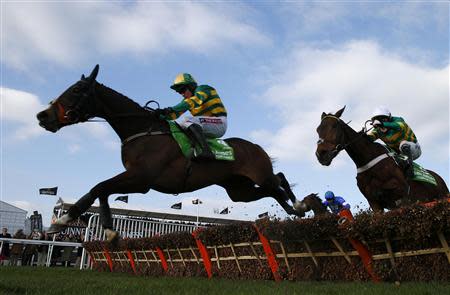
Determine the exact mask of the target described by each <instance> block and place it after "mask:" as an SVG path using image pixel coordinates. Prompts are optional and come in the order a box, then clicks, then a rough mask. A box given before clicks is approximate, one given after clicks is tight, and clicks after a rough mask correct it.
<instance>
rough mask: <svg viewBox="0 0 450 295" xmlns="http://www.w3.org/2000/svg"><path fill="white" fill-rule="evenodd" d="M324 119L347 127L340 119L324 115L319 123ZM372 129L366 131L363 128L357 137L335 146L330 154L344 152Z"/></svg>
mask: <svg viewBox="0 0 450 295" xmlns="http://www.w3.org/2000/svg"><path fill="white" fill-rule="evenodd" d="M325 118H333V119H335V120H337V121H338V122H339V123H341V124H342V123H343V124H345V125H347V126H348V124H347V123H345V122H344V121H342V120H341V119H340V118H338V117H336V116H332V115H326V116H325V117H323V118H322V120H321V121H323V120H324V119H325ZM366 123H367V122H366ZM372 128H373V127H372ZM372 128H369V129H367V130H366V129H365V127H364V128H363V129H362V130H361V131H360V132H358V136H356V137H355V138H353V139H352V140H351V141H350V142H348V143H346V144H337V145H336V147H335V148H334V150H332V151H331V152H332V153H335V154H336V155H337V154H339V153H340V152H341V151H342V150H345V149H346V148H347V147H348V146H350V145H352V144H353V143H355V142H356V141H358V140H359V139H360V138H361V137H362V136H363V135H364V134H365V133H366V132H367V131H370V130H372ZM363 131H364V132H363Z"/></svg>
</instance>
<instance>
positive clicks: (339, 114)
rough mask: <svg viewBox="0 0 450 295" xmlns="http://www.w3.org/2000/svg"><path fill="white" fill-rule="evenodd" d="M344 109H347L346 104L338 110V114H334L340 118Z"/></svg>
mask: <svg viewBox="0 0 450 295" xmlns="http://www.w3.org/2000/svg"><path fill="white" fill-rule="evenodd" d="M344 110H345V106H344V107H343V108H342V109H340V110H339V111H337V112H336V114H334V115H335V116H336V117H338V118H340V117H341V115H342V113H343V112H344Z"/></svg>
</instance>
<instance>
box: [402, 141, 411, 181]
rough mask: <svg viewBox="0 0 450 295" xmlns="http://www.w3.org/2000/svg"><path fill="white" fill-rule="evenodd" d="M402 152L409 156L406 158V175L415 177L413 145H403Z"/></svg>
mask: <svg viewBox="0 0 450 295" xmlns="http://www.w3.org/2000/svg"><path fill="white" fill-rule="evenodd" d="M401 151H402V153H403V154H404V155H405V156H407V157H408V158H407V159H406V169H405V175H406V177H407V178H413V177H414V167H413V157H412V152H411V147H410V146H408V145H404V146H402V150H401Z"/></svg>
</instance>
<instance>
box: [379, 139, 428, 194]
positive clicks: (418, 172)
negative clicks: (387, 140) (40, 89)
mask: <svg viewBox="0 0 450 295" xmlns="http://www.w3.org/2000/svg"><path fill="white" fill-rule="evenodd" d="M385 148H386V149H388V150H389V155H391V156H392V157H393V158H394V160H395V162H396V163H397V165H398V166H399V167H400V168H402V170H403V171H404V170H405V167H404V165H402V163H405V162H406V161H407V159H408V157H407V156H405V155H401V154H398V153H397V152H395V151H394V150H393V149H391V148H388V147H387V146H385ZM413 171H414V176H413V177H412V178H410V179H411V180H412V181H420V182H426V183H429V184H432V185H435V186H437V182H436V179H435V178H434V176H433V175H432V174H431V173H430V172H428V171H427V170H426V169H425V168H423V167H422V166H420V165H419V164H417V163H415V162H413Z"/></svg>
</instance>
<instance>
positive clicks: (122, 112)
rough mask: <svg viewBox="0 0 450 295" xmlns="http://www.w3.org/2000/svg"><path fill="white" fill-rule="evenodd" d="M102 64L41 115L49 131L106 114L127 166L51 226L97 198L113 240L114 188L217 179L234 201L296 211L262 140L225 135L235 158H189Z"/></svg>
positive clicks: (178, 186)
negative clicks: (108, 78) (113, 84)
mask: <svg viewBox="0 0 450 295" xmlns="http://www.w3.org/2000/svg"><path fill="white" fill-rule="evenodd" d="M98 70H99V67H98V65H97V66H96V67H95V68H94V70H93V71H92V73H91V74H90V76H89V77H87V78H86V77H84V75H83V76H82V77H81V80H79V81H78V82H76V83H75V84H73V85H72V86H70V87H69V88H68V89H67V90H65V91H64V92H63V93H62V94H61V95H60V96H59V97H58V98H57V99H55V100H53V101H51V102H50V105H49V107H48V108H47V109H45V110H44V111H42V112H40V113H38V114H37V118H38V120H39V125H40V126H42V127H43V128H45V129H46V130H48V131H51V132H56V131H58V130H59V129H60V128H62V127H64V126H68V125H72V124H76V123H80V122H85V121H87V120H88V119H90V118H93V117H100V118H104V119H105V120H106V121H107V122H108V123H109V124H110V125H111V127H112V128H113V129H114V131H115V132H116V133H117V135H118V136H119V137H120V139H121V141H122V163H123V166H124V167H125V171H124V172H122V173H120V174H118V175H116V176H114V177H112V178H110V179H108V180H105V181H103V182H101V183H99V184H97V185H95V186H94V187H93V188H92V189H91V190H90V191H89V192H88V193H87V194H86V195H85V196H83V197H82V198H81V199H80V200H78V201H77V202H76V203H75V204H74V206H72V207H71V208H70V209H69V211H68V214H67V215H65V216H63V218H62V219H59V220H58V221H57V224H55V225H54V226H53V229H52V231H53V232H57V231H60V230H62V229H63V228H64V227H65V226H66V224H67V221H68V220H72V219H74V218H77V217H79V216H80V215H81V214H82V213H84V212H85V211H86V210H87V209H88V208H89V207H90V206H91V205H92V204H93V203H94V201H95V199H97V198H98V199H99V201H100V208H101V209H100V215H101V218H102V225H103V227H104V228H105V229H109V231H107V236H108V239H109V240H111V239H112V238H115V237H117V233H115V232H114V231H113V230H112V218H111V211H110V208H109V204H108V196H110V195H111V194H118V193H120V194H123V193H143V194H144V193H147V192H148V191H149V190H150V189H154V190H157V191H159V192H162V193H168V194H178V193H184V192H191V191H195V190H198V189H201V188H204V187H207V186H210V185H213V184H216V185H219V186H221V187H223V188H224V189H225V190H226V191H227V193H228V195H229V197H230V198H231V200H233V201H235V202H251V201H256V200H258V199H261V198H264V197H273V198H275V199H276V200H277V201H278V203H279V204H280V205H281V206H282V207H283V208H284V209H285V210H286V212H287V213H288V214H297V212H296V211H295V209H294V208H293V207H292V205H290V204H289V203H288V201H289V200H290V201H291V202H292V204H294V203H295V202H296V198H295V196H294V194H293V193H292V191H291V189H290V186H289V183H288V182H287V180H286V178H285V177H284V175H283V173H278V174H277V175H275V174H274V173H273V167H272V162H271V160H270V158H269V156H268V155H267V154H266V152H265V151H264V150H263V149H262V148H261V147H260V146H258V145H256V144H253V143H251V142H249V141H246V140H244V139H240V138H228V139H226V140H225V141H226V142H227V143H228V144H229V145H230V146H231V147H233V149H234V152H235V160H234V161H209V162H204V161H203V162H200V161H195V160H190V159H187V158H186V157H184V156H183V154H182V152H181V150H180V148H179V146H178V144H177V143H176V142H175V140H174V139H173V137H172V136H171V135H170V131H169V126H168V123H167V121H165V120H161V119H160V118H159V117H157V116H156V115H155V113H154V111H153V110H152V109H150V108H148V107H146V108H143V107H141V106H139V105H138V104H137V103H135V102H134V101H132V100H131V99H129V98H127V97H126V96H124V95H122V94H120V93H118V92H116V91H114V90H112V89H110V88H108V87H106V86H104V85H102V84H100V83H98V82H97V81H96V77H97V74H98ZM108 233H110V235H108Z"/></svg>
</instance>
